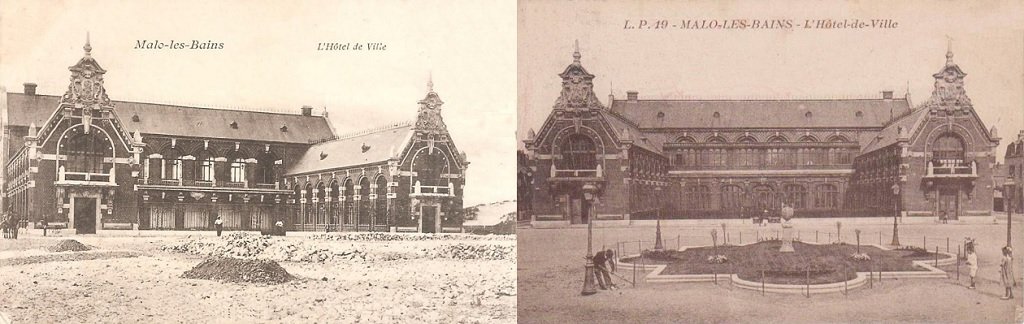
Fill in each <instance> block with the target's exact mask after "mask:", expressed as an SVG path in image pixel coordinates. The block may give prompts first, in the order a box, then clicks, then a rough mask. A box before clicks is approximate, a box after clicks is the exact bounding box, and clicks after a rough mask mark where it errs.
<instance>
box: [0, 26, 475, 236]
mask: <svg viewBox="0 0 1024 324" xmlns="http://www.w3.org/2000/svg"><path fill="white" fill-rule="evenodd" d="M84 49H85V55H84V57H82V59H81V60H79V61H78V63H76V64H75V65H73V66H71V67H70V68H69V70H70V71H71V82H70V84H69V85H68V89H67V92H65V93H64V94H62V95H43V94H37V93H36V91H35V90H36V85H35V84H32V83H26V84H25V88H24V92H23V93H8V92H6V91H0V105H3V106H2V107H0V108H2V112H3V113H4V116H3V118H2V120H3V121H4V124H3V125H2V126H3V135H4V141H3V145H4V147H3V150H2V154H3V161H4V162H5V166H6V167H5V168H4V174H3V175H4V176H3V182H4V184H3V196H4V200H3V201H4V210H5V211H6V212H8V213H14V214H15V215H18V216H19V217H20V218H22V219H27V220H28V221H29V223H30V224H33V225H30V226H34V225H35V224H39V223H40V222H41V221H43V220H45V221H46V222H47V223H48V224H49V225H50V226H56V227H66V228H68V229H71V230H73V231H74V232H76V233H95V232H97V231H102V230H116V229H150V230H201V229H210V228H212V227H213V223H214V220H215V219H216V218H217V217H218V216H219V217H221V218H222V220H223V222H224V228H225V229H228V230H254V231H255V230H270V229H271V227H272V226H273V224H275V223H277V222H278V221H281V222H283V223H285V224H286V225H285V226H286V228H287V229H289V230H302V231H399V232H424V233H438V232H459V231H461V227H462V213H461V211H462V197H463V188H464V186H465V171H466V168H467V166H468V164H469V162H468V161H467V160H466V156H465V154H464V153H460V151H458V150H457V149H456V147H455V144H454V142H453V141H452V139H451V137H450V135H449V133H448V130H447V126H446V125H445V123H444V121H443V119H442V117H441V107H442V105H443V102H442V101H441V99H440V97H439V96H438V94H437V93H436V92H434V90H433V84H432V83H429V84H428V91H427V94H426V96H425V97H424V98H423V99H422V100H420V101H419V108H418V111H416V114H417V115H416V118H415V119H414V120H412V121H409V122H401V123H394V124H391V125H388V126H384V127H379V128H375V129H369V130H365V131H359V132H352V133H349V134H339V133H336V131H335V130H334V129H333V128H332V126H331V125H330V123H329V122H328V119H327V114H326V112H325V113H324V114H323V115H320V116H317V115H314V114H313V112H312V110H313V108H312V107H309V106H304V107H302V108H301V109H300V110H299V113H295V114H288V113H269V112H256V111H243V110H228V109H214V108H203V107H186V106H176V105H164V104H155V103H144V102H127V101H115V100H111V99H110V97H108V93H107V91H106V90H107V89H106V88H105V86H104V77H105V74H106V72H107V71H106V70H104V69H103V68H102V67H100V65H99V63H98V62H97V60H96V59H94V58H93V57H92V53H91V51H92V48H91V46H90V44H89V43H88V42H86V45H85V47H84ZM411 114H412V110H411V109H410V115H411Z"/></svg>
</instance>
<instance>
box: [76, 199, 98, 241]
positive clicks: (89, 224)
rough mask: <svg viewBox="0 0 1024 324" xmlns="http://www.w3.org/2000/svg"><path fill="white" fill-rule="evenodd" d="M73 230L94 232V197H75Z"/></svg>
mask: <svg viewBox="0 0 1024 324" xmlns="http://www.w3.org/2000/svg"><path fill="white" fill-rule="evenodd" d="M74 203H75V231H76V232H77V233H78V234H96V198H85V197H75V198H74Z"/></svg>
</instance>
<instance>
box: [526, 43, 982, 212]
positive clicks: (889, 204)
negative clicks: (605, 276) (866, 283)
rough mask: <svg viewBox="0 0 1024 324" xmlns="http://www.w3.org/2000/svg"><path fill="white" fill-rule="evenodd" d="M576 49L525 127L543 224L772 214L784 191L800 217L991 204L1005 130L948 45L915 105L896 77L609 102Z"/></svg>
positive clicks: (977, 208)
mask: <svg viewBox="0 0 1024 324" xmlns="http://www.w3.org/2000/svg"><path fill="white" fill-rule="evenodd" d="M580 58H581V55H580V53H579V52H578V51H576V52H575V53H574V54H573V62H572V63H571V64H570V65H569V66H568V67H567V68H566V69H565V70H564V71H563V72H562V73H561V74H560V77H561V78H562V93H561V95H560V96H559V98H558V99H557V100H556V101H555V105H554V107H553V108H552V111H551V113H550V115H549V116H548V119H547V120H546V121H545V122H544V124H543V125H542V126H541V127H540V128H539V131H534V130H533V129H531V130H529V131H528V134H527V138H526V139H525V140H524V144H525V150H524V156H525V163H524V165H525V167H526V168H527V171H521V172H520V173H521V174H529V175H531V176H532V179H529V180H528V181H527V180H521V181H520V182H521V183H529V187H528V188H530V190H532V193H533V195H532V196H531V200H530V206H529V207H528V208H520V209H523V210H528V211H530V212H531V213H532V216H531V220H532V221H533V222H534V223H535V224H536V225H539V226H543V225H553V224H576V223H586V222H587V221H588V220H589V219H590V218H589V216H590V215H596V217H597V218H598V219H601V220H621V221H628V220H638V219H654V218H658V217H664V218H747V217H758V216H765V215H768V216H770V217H774V216H777V211H778V210H779V209H780V207H781V205H782V204H783V203H788V204H790V205H792V206H794V208H795V210H796V212H795V213H796V216H797V217H839V216H892V215H894V214H896V212H895V209H897V208H898V209H899V210H900V211H901V214H902V215H906V216H908V217H911V216H926V217H939V216H940V215H947V217H949V218H951V219H956V218H958V217H960V216H980V215H990V214H991V201H992V171H991V169H992V167H993V166H994V163H995V160H994V153H995V147H996V146H997V145H998V143H999V138H998V137H997V136H996V134H995V130H994V129H993V130H987V129H986V128H985V127H984V124H983V123H982V122H981V120H980V119H979V118H978V116H977V115H976V114H975V112H974V110H973V107H972V106H971V103H970V99H969V98H968V97H967V95H966V92H965V91H964V88H963V82H964V76H966V74H965V73H963V71H961V70H960V68H959V67H958V66H957V65H956V64H954V63H953V61H952V53H948V54H947V62H946V65H945V66H944V67H943V68H942V70H941V71H940V72H939V73H937V74H935V75H934V77H935V80H936V82H935V91H934V93H933V95H932V97H931V98H929V99H928V100H926V101H925V102H924V103H922V104H921V105H919V106H917V107H914V106H912V104H911V102H910V99H909V94H907V95H906V96H904V97H903V98H896V97H894V96H893V94H892V92H891V91H884V92H883V95H882V98H868V99H820V100H816V99H809V100H671V99H653V100H644V99H640V98H639V94H638V93H637V92H635V91H630V92H627V96H626V98H625V99H624V100H623V99H616V98H615V97H614V96H609V99H608V103H609V104H608V106H605V105H604V104H602V103H601V102H600V101H599V100H598V99H597V96H596V95H594V93H593V80H594V75H592V74H590V73H589V72H587V70H586V69H584V68H583V65H582V64H581V62H580ZM896 184H898V185H899V187H900V188H901V190H900V191H899V193H898V194H895V195H894V189H895V188H893V185H896ZM584 188H586V189H584ZM587 193H590V196H592V198H594V197H596V199H591V200H588V199H586V198H587V197H586V196H587ZM595 203H596V208H592V206H591V204H595Z"/></svg>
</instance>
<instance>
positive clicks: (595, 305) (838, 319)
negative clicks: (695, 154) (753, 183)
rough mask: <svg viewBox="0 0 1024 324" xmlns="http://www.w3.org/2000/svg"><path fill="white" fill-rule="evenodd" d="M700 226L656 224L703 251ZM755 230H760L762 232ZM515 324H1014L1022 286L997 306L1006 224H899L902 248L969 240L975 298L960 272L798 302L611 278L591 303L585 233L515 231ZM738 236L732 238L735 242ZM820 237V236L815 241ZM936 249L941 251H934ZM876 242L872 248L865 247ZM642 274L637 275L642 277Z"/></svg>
mask: <svg viewBox="0 0 1024 324" xmlns="http://www.w3.org/2000/svg"><path fill="white" fill-rule="evenodd" d="M716 225H717V224H715V223H713V222H709V224H708V226H703V227H694V226H678V227H673V226H662V233H663V235H664V237H665V238H666V239H665V240H666V242H665V245H667V246H668V247H670V248H674V247H675V246H676V244H677V243H676V239H677V237H679V239H680V240H681V241H682V242H681V243H682V245H690V246H695V245H705V244H707V245H710V244H711V237H710V235H709V234H708V233H709V231H710V229H712V228H718V229H719V230H720V228H719V227H718V226H716ZM797 227H799V228H800V229H801V230H804V231H810V233H812V235H813V231H814V230H819V231H821V232H822V233H824V232H825V231H828V230H832V231H835V227H829V226H821V227H819V228H813V227H807V226H803V227H801V226H800V224H799V223H797ZM854 228H859V229H862V230H863V231H864V233H865V234H864V236H865V237H864V241H867V239H866V237H867V235H868V233H870V234H871V235H873V236H870V237H872V240H873V241H877V240H878V238H877V232H879V231H882V232H884V233H885V234H884V240H886V241H888V240H889V239H890V238H891V236H890V235H891V232H890V230H891V228H892V225H883V224H878V225H859V224H858V225H856V226H854V225H844V231H850V233H849V234H846V235H849V236H850V237H849V238H848V240H850V239H852V236H853V235H852V234H853V233H852V231H853V229H854ZM1013 228H1014V230H1015V236H1014V241H1013V242H1014V246H1015V251H1017V252H1016V259H1015V260H1016V263H1017V276H1018V277H1020V276H1021V269H1022V267H1021V263H1022V262H1021V259H1024V257H1022V254H1024V253H1022V252H1020V251H1024V244H1022V243H1024V231H1022V230H1020V229H1024V223H1021V222H1019V221H1018V222H1014V224H1013ZM739 229H742V230H744V231H748V232H749V233H745V234H744V238H745V240H746V242H745V243H749V242H750V239H751V238H753V237H755V236H754V235H753V232H754V231H755V230H758V228H757V227H754V226H752V225H750V226H743V227H741V226H736V227H730V228H729V230H731V231H733V230H739ZM760 230H763V228H762V229H760ZM517 236H518V238H519V244H518V247H519V255H518V258H519V260H518V263H517V266H518V268H519V271H518V283H519V284H518V292H519V295H518V299H519V302H518V307H519V308H518V311H519V313H518V320H519V322H520V323H680V322H684V323H861V322H914V323H1021V322H1022V321H1024V317H1022V315H1021V314H1022V312H1021V309H1022V307H1021V305H1022V300H1024V296H1022V295H1024V291H1022V290H1024V285H1021V286H1018V288H1017V290H1016V293H1015V296H1016V299H1014V300H1012V301H1005V300H1000V299H999V297H1000V296H1002V294H1003V289H1002V284H1001V283H1000V282H999V272H998V271H999V270H998V269H999V248H1000V247H1001V246H1002V245H1003V244H1005V239H1006V225H1005V223H1004V224H1002V225H904V226H901V227H900V236H901V241H902V243H904V244H914V245H918V246H920V245H921V244H922V243H923V242H924V240H925V238H924V237H925V236H927V237H928V238H927V240H928V242H929V250H931V249H932V248H933V246H932V245H933V244H941V245H942V250H945V246H944V245H945V238H946V237H950V238H951V240H953V242H954V243H952V244H953V246H952V250H953V253H956V245H955V244H956V243H955V242H956V240H958V239H962V238H963V237H964V236H973V237H977V238H978V240H979V242H980V245H979V263H981V270H980V271H979V277H980V280H979V283H978V289H977V290H969V289H967V288H966V285H967V269H966V268H961V271H963V272H962V275H961V277H960V280H959V281H957V280H955V271H954V272H952V273H951V277H952V278H950V279H931V280H929V279H908V280H884V281H883V282H882V283H881V284H876V285H875V286H874V288H873V289H859V290H853V291H851V292H850V293H849V295H848V296H844V295H843V294H827V295H812V296H811V298H806V297H803V296H801V295H785V294H767V295H765V296H762V295H761V294H760V293H757V292H753V291H748V290H742V289H738V288H735V289H734V288H732V287H730V286H729V285H728V284H724V283H723V284H720V285H717V286H716V285H714V284H711V283H643V282H642V280H640V283H639V284H638V286H637V287H636V288H631V287H630V285H629V284H628V283H626V282H624V281H622V280H619V279H613V280H614V281H615V282H617V284H618V285H619V286H620V287H623V288H622V289H620V290H615V291H607V290H598V293H597V294H595V295H591V296H581V295H580V291H581V289H582V287H583V268H584V259H583V256H584V255H585V254H586V246H587V245H586V242H587V241H586V240H587V231H586V229H585V228H569V229H527V228H519V230H518V232H517ZM654 236H655V228H654V227H653V226H650V227H630V228H595V229H594V246H595V249H599V248H602V247H604V248H611V249H615V246H616V242H618V241H632V243H631V247H632V253H635V251H636V241H637V240H646V241H647V242H646V243H644V245H645V246H646V247H647V248H650V246H651V241H652V240H653V238H654ZM737 236H738V235H737ZM823 236H824V235H823ZM940 242H941V243H940ZM871 243H874V242H871ZM618 272H619V275H623V276H625V277H627V278H630V279H632V272H631V269H621V268H620V269H619V271H618ZM642 277H643V273H638V278H642Z"/></svg>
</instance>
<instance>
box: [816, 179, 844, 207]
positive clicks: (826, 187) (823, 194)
mask: <svg viewBox="0 0 1024 324" xmlns="http://www.w3.org/2000/svg"><path fill="white" fill-rule="evenodd" d="M838 207H839V190H837V189H836V186H834V185H831V184H820V185H818V186H816V187H814V208H822V209H836V208H838Z"/></svg>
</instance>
